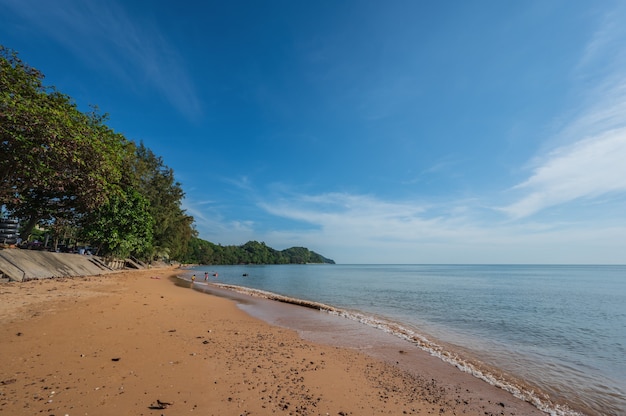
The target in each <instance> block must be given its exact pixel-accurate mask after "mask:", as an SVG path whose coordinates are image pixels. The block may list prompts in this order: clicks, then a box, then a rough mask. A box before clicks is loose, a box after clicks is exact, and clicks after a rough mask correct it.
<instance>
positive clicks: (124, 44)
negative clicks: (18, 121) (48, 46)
mask: <svg viewBox="0 0 626 416" xmlns="http://www.w3.org/2000/svg"><path fill="white" fill-rule="evenodd" d="M3 3H4V4H5V6H8V8H10V10H11V11H12V12H13V13H14V14H15V15H17V16H19V17H20V18H21V19H24V21H27V22H28V24H29V26H30V27H34V28H37V30H39V31H41V32H42V33H44V34H45V35H46V36H47V37H48V38H50V39H54V40H55V41H56V42H58V43H59V44H61V45H62V46H63V47H65V48H66V49H68V50H69V51H71V52H72V53H73V54H74V55H76V56H77V57H78V58H79V59H81V60H82V61H84V62H85V63H86V64H87V65H89V66H91V67H92V68H94V69H96V70H99V71H108V72H110V73H112V74H114V76H116V77H118V78H120V79H121V80H123V82H125V83H126V84H127V85H128V87H129V88H136V87H137V86H138V85H142V84H144V83H145V84H147V85H148V86H149V87H150V88H151V89H154V90H156V91H160V93H161V94H162V95H163V96H164V97H165V99H166V100H168V101H169V102H170V103H171V105H172V106H174V107H175V108H176V109H177V110H178V111H180V112H181V113H183V114H185V115H187V116H191V117H195V116H197V115H199V114H200V112H201V104H200V100H199V98H198V96H197V94H196V92H195V90H194V86H193V82H192V80H191V77H190V76H189V74H188V71H187V69H186V68H185V66H184V64H183V63H182V62H184V60H183V59H182V58H181V56H180V54H179V53H178V51H177V49H176V47H175V46H174V45H173V44H172V43H171V42H170V41H169V40H168V39H166V38H165V37H164V36H163V34H162V31H161V30H159V28H158V26H157V24H156V22H155V21H151V20H149V19H145V18H142V20H141V21H139V20H134V19H133V18H132V17H131V16H130V15H129V14H128V13H127V12H126V10H125V9H124V8H123V7H122V6H121V5H119V4H118V3H115V2H77V1H71V0H59V1H54V2H48V1H34V0H19V1H12V0H5V1H3Z"/></svg>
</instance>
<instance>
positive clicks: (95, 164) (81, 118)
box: [0, 45, 332, 264]
mask: <svg viewBox="0 0 626 416" xmlns="http://www.w3.org/2000/svg"><path fill="white" fill-rule="evenodd" d="M43 79H44V75H43V73H42V72H41V71H39V70H37V69H35V68H33V67H30V66H29V65H28V64H26V63H25V62H23V61H22V60H21V59H20V58H19V56H18V54H17V53H16V52H15V51H13V50H11V49H9V48H6V47H4V46H2V45H0V208H1V210H2V211H1V212H0V215H1V216H2V217H11V218H16V219H19V220H20V227H19V237H20V238H19V240H20V241H21V244H22V245H29V244H30V245H31V248H33V245H32V244H31V243H32V242H33V241H35V240H37V242H38V243H39V244H42V245H43V243H42V242H43V241H45V246H46V248H50V249H54V250H58V249H59V248H63V249H65V250H69V249H72V248H76V247H78V246H82V247H89V248H90V249H91V250H92V251H93V252H94V254H98V255H101V256H108V257H116V258H126V257H129V256H134V257H136V258H138V259H140V260H143V261H147V262H150V261H152V260H157V259H159V260H173V261H179V262H184V263H197V264H241V263H254V264H284V263H332V260H329V259H326V258H324V257H322V256H321V255H319V254H317V253H314V252H311V251H309V250H308V249H305V248H302V247H294V248H290V249H287V250H283V251H277V250H274V249H272V248H270V247H267V246H266V245H265V244H264V243H258V242H256V241H251V242H248V243H246V244H244V245H241V246H221V245H215V244H213V243H210V242H208V241H205V240H202V239H200V238H199V237H198V233H197V231H196V230H195V228H194V219H193V217H192V216H191V215H189V214H187V213H186V211H185V210H184V209H182V207H181V204H182V201H183V198H184V196H185V193H184V191H183V188H182V185H181V184H180V183H179V182H178V181H176V178H175V176H174V171H173V170H172V169H171V168H170V167H168V166H167V165H166V164H165V161H164V160H163V158H162V157H160V156H158V155H156V154H154V152H152V150H150V149H149V148H148V147H146V146H145V145H144V144H143V143H141V142H140V143H135V142H134V141H132V140H129V139H127V138H126V137H124V136H123V135H122V134H120V133H117V132H115V131H113V130H112V129H111V128H109V127H108V126H107V124H106V122H107V120H108V116H107V115H106V114H103V113H100V112H99V111H98V109H97V108H96V107H93V108H92V109H91V110H90V111H89V112H82V111H80V110H79V109H78V106H77V105H76V103H75V102H74V101H73V100H72V98H71V97H69V96H67V95H65V94H63V93H62V92H60V91H58V90H57V89H56V88H55V87H53V86H46V85H44V83H43ZM0 243H2V242H1V241H0Z"/></svg>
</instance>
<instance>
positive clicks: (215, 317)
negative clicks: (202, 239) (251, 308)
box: [0, 269, 544, 416]
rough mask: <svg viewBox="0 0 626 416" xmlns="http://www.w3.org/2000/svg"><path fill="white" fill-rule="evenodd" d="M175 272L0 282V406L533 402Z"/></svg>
mask: <svg viewBox="0 0 626 416" xmlns="http://www.w3.org/2000/svg"><path fill="white" fill-rule="evenodd" d="M178 272H179V271H178V270H175V269H160V270H144V271H126V272H121V273H116V274H111V275H106V276H92V277H84V278H64V279H46V280H38V281H30V282H25V283H2V284H0V413H2V414H7V415H39V414H41V415H57V416H58V415H61V416H63V415H70V416H74V415H120V414H128V415H181V414H190V412H191V414H201V415H269V414H284V415H376V414H386V415H402V414H416V415H435V414H437V415H483V416H484V415H541V414H544V413H542V412H540V411H539V410H537V409H536V408H534V407H533V406H531V405H530V404H528V403H525V402H523V401H521V400H518V399H516V398H514V397H513V396H512V395H511V394H509V393H507V392H505V391H503V390H500V389H498V388H495V387H493V386H490V385H489V384H487V383H485V382H482V381H480V380H478V379H475V378H473V377H472V376H470V375H468V374H465V373H461V372H460V371H458V370H457V369H455V368H453V367H452V366H450V365H448V364H445V363H442V362H441V361H440V360H438V359H436V358H434V357H431V356H429V355H428V354H426V353H424V354H422V355H419V356H417V358H418V359H419V360H420V361H419V363H420V365H419V368H417V369H414V370H413V371H407V369H406V368H404V367H403V366H402V363H401V362H400V361H401V360H399V361H398V365H394V364H393V363H390V362H385V361H382V360H377V359H375V358H373V357H370V356H368V355H366V354H364V353H363V352H360V351H357V350H354V349H347V348H339V347H334V346H327V345H321V344H316V343H314V342H311V341H306V340H303V339H301V338H300V336H299V335H298V334H297V333H296V332H294V331H291V330H289V329H285V328H281V327H276V326H272V325H269V324H268V323H265V322H264V321H261V320H259V319H257V318H254V317H251V316H249V315H247V314H246V313H245V312H243V311H242V310H240V309H239V308H238V307H237V305H236V304H235V302H234V301H232V300H228V299H224V298H221V297H217V296H211V295H208V294H204V293H200V292H198V291H194V290H190V289H189V288H188V287H184V286H183V287H181V286H178V285H175V284H174V282H173V281H172V279H170V277H171V276H172V275H174V274H176V273H178ZM402 353H404V352H402ZM404 355H406V354H404ZM414 358H415V357H414Z"/></svg>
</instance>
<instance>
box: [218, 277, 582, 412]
mask: <svg viewBox="0 0 626 416" xmlns="http://www.w3.org/2000/svg"><path fill="white" fill-rule="evenodd" d="M212 284H213V285H215V286H218V287H220V288H223V289H227V290H232V291H235V292H238V293H242V294H246V295H249V296H255V297H261V298H264V299H269V300H275V301H279V302H285V303H290V304H293V305H298V306H304V307H307V308H312V309H317V310H320V311H324V312H328V313H330V314H333V315H336V316H340V317H343V318H346V319H350V320H353V321H357V322H360V323H362V324H364V325H368V326H370V327H373V328H377V329H379V330H382V331H384V332H386V333H388V334H391V335H394V336H396V337H399V338H401V339H404V340H406V341H408V342H410V343H411V344H413V345H415V346H417V347H418V348H420V349H422V350H424V351H426V352H428V353H430V354H431V355H432V356H434V357H437V358H439V359H440V360H442V361H444V362H446V363H448V364H451V365H453V366H455V367H456V368H458V369H459V370H461V371H463V372H466V373H469V374H471V375H472V376H474V377H476V378H478V379H481V380H483V381H485V382H487V383H489V384H491V385H493V386H496V387H499V388H501V389H503V390H505V391H507V392H509V393H511V394H512V395H513V396H515V397H517V398H518V399H520V400H524V401H526V402H529V403H531V404H532V405H534V406H535V407H536V408H538V409H539V410H541V411H543V412H545V413H547V414H549V415H551V416H584V415H583V414H582V413H579V412H576V411H574V410H571V409H569V408H568V407H566V406H562V405H558V404H555V403H553V402H552V401H551V400H550V399H549V397H547V396H546V395H544V394H541V393H538V392H536V391H534V390H529V389H526V388H523V387H521V386H519V385H518V384H516V383H515V382H512V381H510V380H507V379H505V378H503V377H499V376H496V375H495V374H492V373H490V372H487V371H485V370H481V369H480V368H478V366H477V365H475V364H473V363H471V362H469V361H468V360H466V359H463V358H462V357H461V356H459V355H458V354H457V353H455V352H453V351H449V350H446V349H445V348H444V347H443V346H441V345H439V344H437V343H435V342H433V341H431V340H429V339H428V338H427V337H425V336H424V335H423V334H420V333H417V332H415V331H414V330H412V329H409V328H406V327H404V326H402V325H400V324H398V323H396V322H393V321H389V320H386V319H383V318H380V317H375V316H372V315H366V314H363V313H360V312H356V311H349V310H345V309H340V308H337V307H334V306H330V305H326V304H323V303H320V302H314V301H309V300H305V299H297V298H292V297H289V296H283V295H279V294H277V293H273V292H268V291H265V290H260V289H252V288H248V287H243V286H236V285H228V284H223V283H212Z"/></svg>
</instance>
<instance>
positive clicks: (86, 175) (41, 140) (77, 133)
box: [0, 46, 125, 236]
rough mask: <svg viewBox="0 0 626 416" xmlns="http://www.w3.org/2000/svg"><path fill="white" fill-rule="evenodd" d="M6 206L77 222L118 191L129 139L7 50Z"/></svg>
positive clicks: (3, 61)
mask: <svg viewBox="0 0 626 416" xmlns="http://www.w3.org/2000/svg"><path fill="white" fill-rule="evenodd" d="M0 68H1V72H0V150H1V151H0V203H1V204H3V205H4V206H6V208H7V209H8V210H9V211H12V212H13V215H16V216H18V217H20V218H23V219H26V220H27V222H26V226H25V227H24V230H23V231H22V234H23V236H24V234H29V233H30V231H31V230H32V228H33V227H34V226H35V224H37V223H39V222H40V223H42V224H50V223H53V222H54V221H56V220H63V221H65V222H68V223H72V222H74V221H75V220H76V218H77V217H78V216H80V215H81V214H83V213H86V212H89V211H91V210H93V209H96V208H97V207H99V206H101V205H102V204H104V203H106V202H107V200H108V198H109V196H110V195H111V194H113V193H114V192H117V191H118V187H117V184H118V182H119V178H120V168H121V161H122V149H123V147H124V142H125V139H124V138H123V136H121V135H119V134H116V133H114V132H113V131H112V130H111V129H109V128H108V127H107V126H106V125H105V124H104V121H105V120H106V115H102V116H101V115H98V114H97V112H96V111H95V110H94V111H93V112H92V113H89V114H84V113H82V112H80V111H79V110H78V108H77V107H76V104H75V103H73V102H72V100H71V99H70V97H68V96H66V95H64V94H61V93H60V92H58V91H56V90H55V89H54V88H52V87H49V88H46V87H44V86H43V85H42V80H43V75H42V74H41V73H40V72H39V71H37V70H35V69H33V68H30V67H29V66H27V65H26V64H24V63H23V62H22V61H21V60H19V58H18V57H17V54H16V53H15V52H13V51H10V50H8V49H6V48H4V47H2V46H0Z"/></svg>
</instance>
